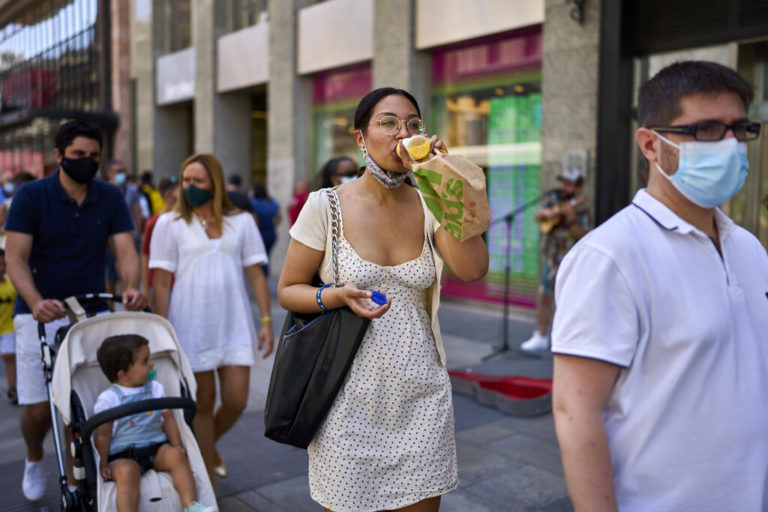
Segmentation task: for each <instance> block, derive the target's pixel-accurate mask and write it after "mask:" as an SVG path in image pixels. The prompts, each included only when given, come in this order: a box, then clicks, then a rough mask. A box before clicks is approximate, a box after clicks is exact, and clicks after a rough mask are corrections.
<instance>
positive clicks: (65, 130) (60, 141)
mask: <svg viewBox="0 0 768 512" xmlns="http://www.w3.org/2000/svg"><path fill="white" fill-rule="evenodd" d="M76 137H85V138H87V139H93V140H95V141H96V142H98V143H99V149H101V145H102V139H101V130H99V129H98V128H96V127H94V126H91V125H90V124H88V123H86V122H83V121H69V122H68V123H64V124H62V125H61V126H60V127H59V131H58V132H57V133H56V149H58V150H59V153H61V156H64V150H65V149H67V146H71V145H72V141H74V140H75V138H76Z"/></svg>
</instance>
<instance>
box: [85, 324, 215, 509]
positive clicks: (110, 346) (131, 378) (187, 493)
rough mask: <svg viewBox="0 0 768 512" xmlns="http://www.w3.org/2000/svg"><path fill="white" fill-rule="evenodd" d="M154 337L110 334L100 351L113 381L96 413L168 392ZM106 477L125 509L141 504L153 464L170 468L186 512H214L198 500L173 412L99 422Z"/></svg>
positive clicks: (119, 505) (97, 442)
mask: <svg viewBox="0 0 768 512" xmlns="http://www.w3.org/2000/svg"><path fill="white" fill-rule="evenodd" d="M149 353H150V352H149V342H148V340H147V339H146V338H144V337H142V336H139V335H137V334H122V335H117V336H110V337H109V338H107V339H105V340H104V341H103V342H102V344H101V346H100V347H99V350H98V352H97V359H98V361H99V366H100V367H101V370H102V372H104V375H105V376H106V377H107V379H109V381H110V382H111V383H112V385H111V386H110V387H109V388H107V389H106V390H104V391H102V392H101V394H100V395H99V397H98V399H97V400H96V403H95V405H94V414H98V413H100V412H102V411H105V410H107V409H110V408H112V407H117V406H119V405H122V404H126V403H130V402H134V401H138V400H143V399H147V398H162V397H163V396H165V393H164V390H163V386H162V384H160V383H159V382H157V381H156V380H154V378H155V376H156V370H155V369H154V363H153V362H152V360H150V358H149ZM94 443H95V445H96V449H97V450H98V452H99V472H100V473H101V476H102V478H103V479H104V480H105V481H106V480H114V481H115V484H116V486H117V493H116V501H117V508H118V510H119V511H120V512H124V511H136V510H138V506H139V483H140V480H141V475H142V474H144V472H145V471H147V470H149V469H154V470H156V471H170V473H171V478H172V480H173V484H174V487H175V488H176V490H177V492H178V493H179V497H180V498H181V502H182V504H183V506H184V507H185V508H184V510H185V512H214V511H215V510H216V509H215V508H214V507H210V506H205V505H203V504H201V503H199V502H198V501H197V494H196V489H195V479H194V476H193V474H192V470H191V469H190V465H189V462H188V461H187V456H186V452H185V451H184V448H183V447H182V443H181V437H180V434H179V428H178V425H177V423H176V420H175V419H174V417H173V414H171V412H170V411H168V410H165V411H147V412H142V413H137V414H133V415H131V416H126V417H123V418H120V419H117V420H115V421H113V422H109V423H105V424H103V425H100V426H99V427H98V428H97V429H96V434H95V438H94Z"/></svg>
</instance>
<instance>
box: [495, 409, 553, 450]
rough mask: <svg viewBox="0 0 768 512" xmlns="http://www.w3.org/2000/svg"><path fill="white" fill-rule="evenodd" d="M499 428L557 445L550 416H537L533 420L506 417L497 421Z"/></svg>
mask: <svg viewBox="0 0 768 512" xmlns="http://www.w3.org/2000/svg"><path fill="white" fill-rule="evenodd" d="M498 423H499V426H500V427H502V428H508V429H510V430H514V431H515V432H518V433H521V434H528V435H531V436H533V437H536V438H538V439H541V440H542V441H546V442H548V443H555V444H557V434H556V433H555V422H554V418H553V417H552V414H547V415H544V416H537V417H535V418H512V417H506V418H504V419H501V420H499V422H498Z"/></svg>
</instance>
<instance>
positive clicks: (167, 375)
mask: <svg viewBox="0 0 768 512" xmlns="http://www.w3.org/2000/svg"><path fill="white" fill-rule="evenodd" d="M104 300H112V301H114V302H116V303H119V302H120V301H121V297H120V296H119V295H113V294H106V293H100V294H87V295H82V296H77V297H70V298H68V299H66V300H65V305H66V309H67V314H68V316H69V319H70V321H71V322H72V323H71V324H70V325H68V326H65V327H62V328H60V329H59V331H58V332H57V333H56V336H55V340H54V341H55V343H54V347H56V349H55V350H56V352H57V357H56V363H55V365H53V369H51V366H52V364H51V362H52V360H53V355H52V350H51V349H50V347H49V345H48V344H47V343H46V340H45V336H46V333H45V328H44V325H43V324H38V334H39V335H40V341H41V350H42V353H43V366H44V372H45V375H46V384H47V387H48V397H49V403H50V407H51V418H52V421H53V429H52V430H53V434H54V444H55V447H56V456H57V459H58V470H59V486H60V488H61V493H62V510H67V511H69V510H75V511H84V512H85V511H88V512H95V511H99V512H101V511H112V510H117V507H116V505H115V493H116V487H115V484H114V482H105V481H104V480H103V479H102V477H101V474H100V472H99V470H98V468H99V455H98V452H97V451H96V448H95V446H94V445H93V443H92V441H93V434H94V432H95V429H96V427H98V426H99V425H101V424H103V423H106V422H109V421H114V420H115V419H117V418H121V417H124V416H128V415H130V414H135V413H137V412H145V411H149V410H159V409H171V410H173V414H174V416H175V418H176V423H177V424H178V426H179V432H180V434H181V439H182V443H183V445H184V448H185V450H186V452H187V457H188V458H189V464H190V467H191V469H192V472H193V473H194V476H195V482H196V486H197V494H198V500H200V501H202V502H204V503H209V504H214V503H216V498H215V495H214V492H213V488H212V486H211V482H210V480H209V478H208V474H207V472H206V469H205V464H204V463H203V458H202V456H201V454H200V449H199V447H198V446H197V441H196V440H195V437H194V434H193V432H192V429H191V428H190V426H189V425H190V424H191V420H192V417H193V416H194V412H195V402H194V400H193V399H192V397H194V396H195V394H196V383H195V378H194V374H193V373H192V369H191V367H190V366H189V362H188V361H187V358H186V356H185V355H184V352H183V351H182V349H181V346H180V345H179V342H178V340H177V339H176V334H175V332H174V330H173V327H172V326H171V324H170V323H168V321H167V320H166V319H165V318H163V317H161V316H159V315H155V314H152V313H149V312H129V311H121V312H115V313H107V314H103V315H98V316H91V315H87V314H86V310H85V308H84V307H83V306H84V305H86V306H87V305H88V304H93V303H95V302H97V301H104ZM116 334H138V335H141V336H144V337H145V338H147V339H148V340H149V350H150V354H151V355H150V357H151V358H152V360H153V361H154V362H155V368H156V369H157V379H158V380H159V381H160V383H162V385H163V387H164V388H165V394H166V397H165V398H159V399H147V400H142V401H140V402H133V403H127V404H124V405H121V406H119V407H115V408H113V409H109V410H107V411H103V412H101V413H99V414H97V415H94V414H93V406H94V403H95V402H96V398H97V397H98V396H99V393H101V391H103V390H104V389H106V388H107V387H108V386H109V385H110V383H109V381H108V380H107V378H106V377H105V376H104V374H103V373H102V371H101V368H100V367H99V363H98V361H97V360H96V351H97V349H98V348H99V346H100V345H101V342H102V341H103V340H104V339H105V338H107V337H109V336H113V335H116ZM57 411H58V413H59V415H60V417H61V421H62V422H63V424H64V425H65V426H68V427H69V432H68V433H67V434H68V435H71V437H70V438H69V439H67V440H66V441H68V444H69V447H68V446H66V445H65V444H64V443H63V440H62V437H63V436H62V434H61V432H60V430H59V418H58V417H57V414H56V413H57ZM66 449H70V453H72V455H73V456H74V459H75V461H76V462H75V467H74V476H75V478H76V479H77V480H78V482H79V486H78V489H77V491H76V492H72V491H70V490H69V489H68V488H67V478H66V470H65V457H64V450H66ZM182 509H183V507H182V504H181V500H180V498H179V496H178V494H177V493H176V489H175V488H174V486H173V482H172V480H171V477H170V475H169V474H168V473H165V472H155V471H154V470H149V471H147V472H146V473H145V474H144V475H143V476H142V479H141V501H140V503H139V510H140V511H150V510H151V511H153V512H154V511H174V512H177V511H180V510H182Z"/></svg>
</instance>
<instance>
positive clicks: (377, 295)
mask: <svg viewBox="0 0 768 512" xmlns="http://www.w3.org/2000/svg"><path fill="white" fill-rule="evenodd" d="M371 300H372V301H373V302H375V303H376V304H378V305H379V306H383V305H384V304H386V303H387V296H386V295H384V294H383V293H381V292H378V291H376V290H373V291H372V292H371Z"/></svg>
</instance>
